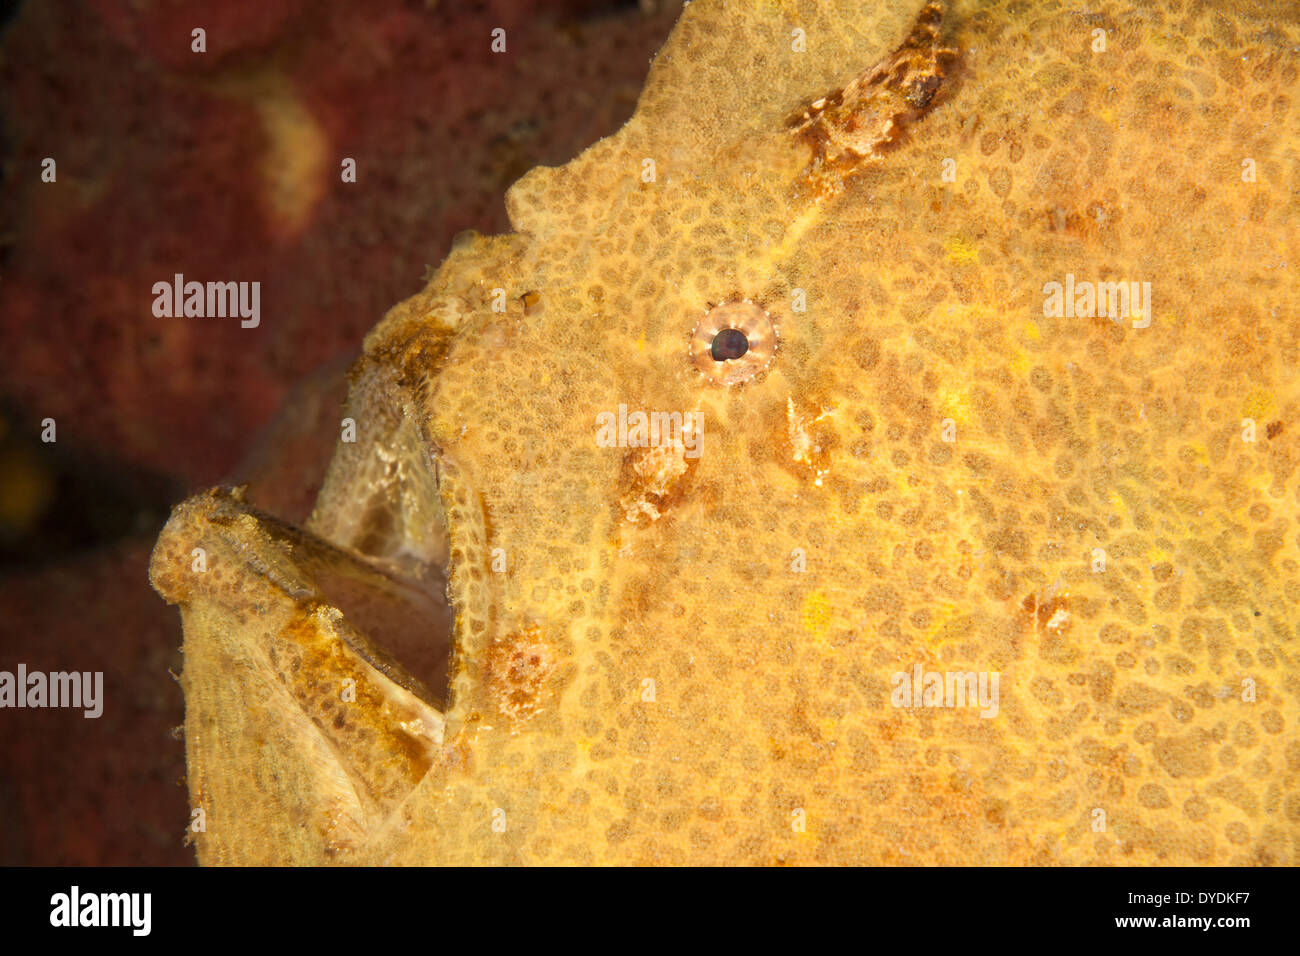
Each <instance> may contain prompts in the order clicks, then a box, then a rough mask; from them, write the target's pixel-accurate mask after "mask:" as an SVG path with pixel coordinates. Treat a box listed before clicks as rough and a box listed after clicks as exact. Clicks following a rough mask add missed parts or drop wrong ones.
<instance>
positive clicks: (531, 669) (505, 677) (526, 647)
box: [487, 624, 556, 722]
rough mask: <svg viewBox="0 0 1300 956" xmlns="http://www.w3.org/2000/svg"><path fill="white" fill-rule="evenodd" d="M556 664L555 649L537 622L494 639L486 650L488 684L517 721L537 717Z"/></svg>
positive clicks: (495, 699)
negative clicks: (545, 637)
mask: <svg viewBox="0 0 1300 956" xmlns="http://www.w3.org/2000/svg"><path fill="white" fill-rule="evenodd" d="M555 665H556V660H555V651H554V650H553V649H552V648H551V646H550V645H549V644H548V643H546V641H545V640H544V638H543V636H542V630H541V628H540V627H538V626H537V625H535V624H530V625H527V626H526V627H524V628H523V629H522V630H519V631H515V632H513V633H510V634H507V635H506V636H505V637H503V638H501V639H500V640H497V641H494V642H493V644H492V646H491V647H489V648H488V653H487V683H488V690H489V694H490V696H491V698H492V700H493V702H494V703H495V704H496V707H497V709H498V710H499V711H501V713H502V714H504V715H505V716H506V717H509V718H510V719H511V720H515V721H521V722H522V721H525V720H529V719H530V718H532V717H535V716H537V714H538V713H540V712H541V710H542V708H543V705H544V704H545V698H546V690H547V684H548V682H549V681H550V678H551V677H552V675H553V674H554V673H555Z"/></svg>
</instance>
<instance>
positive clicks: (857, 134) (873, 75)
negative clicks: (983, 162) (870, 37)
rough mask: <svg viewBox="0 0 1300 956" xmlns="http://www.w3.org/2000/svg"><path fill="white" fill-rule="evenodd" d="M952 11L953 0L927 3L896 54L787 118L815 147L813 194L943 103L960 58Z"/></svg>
mask: <svg viewBox="0 0 1300 956" xmlns="http://www.w3.org/2000/svg"><path fill="white" fill-rule="evenodd" d="M944 14H945V4H943V3H940V2H937V0H936V2H931V3H928V4H926V5H925V7H924V8H922V10H921V12H920V14H919V15H918V16H917V18H916V24H915V25H914V26H913V27H912V31H911V33H909V34H908V35H907V38H906V39H904V40H903V42H902V43H901V44H900V45H899V46H898V48H897V49H895V50H894V52H892V53H891V54H889V55H888V56H887V57H885V58H884V59H883V60H881V61H880V62H878V63H877V64H875V65H874V66H873V67H871V68H870V69H868V70H866V71H864V72H862V73H860V74H858V76H856V77H855V78H854V79H853V80H851V81H850V82H849V83H848V84H846V85H845V86H843V87H841V88H840V89H838V90H835V91H833V92H831V93H828V94H827V95H825V96H822V97H818V98H817V99H815V100H813V101H812V102H811V103H809V104H808V105H807V106H806V107H804V108H802V109H800V110H799V111H797V112H796V113H795V114H793V115H792V116H791V117H789V119H787V120H786V126H787V127H788V128H789V129H791V130H792V131H793V132H794V134H795V136H796V137H797V138H798V139H799V140H800V141H802V142H803V143H805V144H806V145H807V146H808V147H809V149H811V150H812V158H811V160H810V161H809V163H808V168H807V169H806V170H805V172H804V176H803V180H802V187H803V188H804V189H806V191H807V192H808V193H810V194H811V195H813V196H823V195H826V194H828V193H830V192H834V191H835V189H836V187H837V185H838V183H839V182H842V181H843V180H845V179H847V178H848V177H850V176H851V175H853V174H854V173H855V172H858V171H859V170H860V168H861V167H862V166H864V165H866V164H867V163H869V162H871V161H872V160H876V159H879V158H880V157H881V156H882V155H884V153H885V152H887V151H888V150H890V149H893V148H896V147H897V146H898V145H899V144H900V142H901V141H902V140H903V137H904V135H905V133H906V131H907V128H908V127H909V126H910V125H911V124H912V123H915V122H916V121H917V120H919V119H921V118H922V117H924V116H925V115H926V114H927V113H929V112H930V111H931V110H933V109H934V108H935V106H937V105H938V104H939V102H941V101H942V99H943V94H944V93H946V92H947V90H948V87H949V86H950V85H951V80H952V77H953V73H954V69H955V67H956V65H957V64H958V62H959V57H960V54H959V51H958V50H957V48H956V47H954V46H951V45H949V44H948V43H947V42H945V40H944V38H943V34H944V30H945V23H944Z"/></svg>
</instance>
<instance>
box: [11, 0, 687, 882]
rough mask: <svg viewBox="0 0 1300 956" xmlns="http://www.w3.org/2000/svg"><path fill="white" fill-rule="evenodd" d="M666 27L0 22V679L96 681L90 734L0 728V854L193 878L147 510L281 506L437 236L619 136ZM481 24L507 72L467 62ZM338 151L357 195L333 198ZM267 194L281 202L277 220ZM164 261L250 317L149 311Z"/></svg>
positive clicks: (441, 21) (399, 8)
mask: <svg viewBox="0 0 1300 956" xmlns="http://www.w3.org/2000/svg"><path fill="white" fill-rule="evenodd" d="M678 8H679V5H676V4H675V3H674V2H668V0H663V2H644V0H643V2H642V4H641V5H639V6H638V5H636V4H632V3H626V2H622V3H620V2H610V0H606V2H597V0H551V2H543V0H488V2H481V3H475V2H451V0H368V2H366V3H352V2H348V0H223V2H222V3H220V4H212V3H208V2H201V0H70V2H64V3H57V4H56V3H46V2H40V0H28V2H26V3H20V4H11V5H10V6H9V7H7V8H5V9H3V10H0V15H2V16H3V17H4V18H5V19H6V20H7V24H6V26H5V27H4V28H3V30H4V32H3V35H0V163H2V164H3V165H2V166H0V170H2V178H0V355H2V356H3V357H4V363H3V372H2V373H0V670H9V671H13V670H14V669H15V668H16V666H17V664H18V663H19V662H22V663H25V664H27V666H28V668H29V669H31V670H44V671H54V670H80V671H103V672H104V684H105V689H104V697H105V705H104V715H103V716H102V717H101V718H99V719H98V720H87V719H83V718H82V717H81V716H80V714H79V713H77V712H70V711H66V710H8V709H6V710H0V863H2V864H181V863H188V862H192V859H193V855H192V851H191V850H189V849H188V848H187V847H186V846H185V844H184V832H185V827H186V824H187V822H188V819H189V811H188V808H187V800H186V795H185V789H184V772H185V768H184V754H183V744H182V740H181V738H180V737H179V736H178V735H177V734H174V733H173V729H174V728H177V727H178V726H179V725H180V723H181V721H182V719H183V701H182V698H181V694H180V691H179V687H178V686H177V685H176V684H175V683H174V681H173V680H172V678H171V676H170V675H169V673H168V670H169V668H170V669H172V670H179V668H180V654H179V650H178V649H179V644H180V625H179V617H178V615H177V613H176V611H175V610H174V609H171V608H168V607H166V606H165V605H164V604H163V602H162V601H161V599H159V598H158V596H157V595H155V594H154V593H153V592H152V591H151V590H150V589H149V587H148V583H147V578H146V568H147V564H148V557H149V552H150V548H151V546H152V542H153V538H154V537H155V536H156V535H157V532H158V530H159V529H160V528H161V525H162V522H163V521H164V520H165V518H166V514H167V509H168V507H169V506H170V505H171V504H173V503H175V502H176V501H179V500H180V499H181V498H182V497H183V496H184V495H186V494H188V493H191V492H193V491H196V490H199V489H201V488H204V487H207V486H210V485H212V484H217V483H224V482H230V481H236V480H237V481H240V482H247V483H248V484H249V485H250V495H251V497H252V498H253V499H254V500H255V501H257V502H258V503H259V504H261V505H262V506H263V507H266V508H268V509H269V510H272V511H274V512H276V513H278V514H280V515H282V516H284V517H287V518H290V519H293V520H299V519H301V518H302V517H304V516H305V515H306V513H307V512H308V511H309V510H310V506H311V501H312V499H313V497H314V494H315V490H316V488H317V487H318V485H319V481H320V478H321V475H322V473H323V469H324V467H325V464H326V463H327V462H328V457H329V454H330V449H331V447H332V445H333V442H334V440H335V438H336V437H337V428H338V419H339V414H338V409H339V403H340V402H341V400H342V395H343V371H344V370H345V369H346V367H347V364H348V362H349V361H350V360H351V358H352V357H354V356H355V354H356V353H357V350H358V348H359V346H360V343H361V339H362V337H363V336H364V334H365V332H366V331H367V330H369V328H370V327H371V326H373V325H374V323H375V322H376V321H377V320H378V319H379V318H380V317H381V316H382V314H383V312H384V311H385V310H386V309H387V308H388V307H389V306H391V305H393V304H394V303H396V302H397V301H399V300H400V299H402V298H404V297H405V296H408V295H410V294H412V293H413V292H415V291H417V290H418V289H419V287H420V285H421V284H422V279H423V276H424V275H425V272H426V270H427V269H428V268H429V267H430V266H432V265H436V264H437V263H438V262H439V261H440V260H441V259H442V258H443V256H444V255H445V254H446V252H447V249H448V248H449V246H450V242H451V239H452V237H453V236H454V235H455V234H456V233H457V232H458V231H460V230H462V229H468V228H473V229H477V230H479V231H480V232H496V231H501V230H504V229H505V228H507V226H508V224H507V221H506V218H505V209H504V204H503V202H502V196H503V194H504V191H505V189H506V188H507V187H508V186H509V184H510V183H511V182H513V181H514V180H515V179H516V178H518V176H520V175H521V174H522V173H523V172H525V171H526V170H527V169H529V168H531V167H532V166H535V165H537V164H558V163H562V162H564V161H565V160H567V159H568V158H569V157H571V156H572V155H574V154H575V153H577V152H578V151H580V150H581V149H582V148H584V147H585V146H587V145H589V144H590V143H592V142H594V141H595V140H596V139H598V138H600V137H601V136H604V135H607V134H608V133H611V132H613V131H614V130H615V129H617V128H618V127H619V126H620V125H621V124H622V123H623V122H624V121H625V120H626V119H627V117H628V116H629V115H630V114H631V111H632V108H633V106H634V105H635V99H636V95H637V93H638V92H639V90H640V87H641V85H642V83H643V82H644V79H645V74H646V71H647V69H648V64H649V60H650V58H651V56H652V54H653V52H654V50H656V49H657V48H658V46H659V45H660V44H661V43H662V41H663V39H664V37H665V36H666V35H667V33H668V30H669V29H670V27H671V25H672V22H673V21H674V19H675V16H676V12H677V9H678ZM195 27H202V28H203V29H204V30H205V31H206V41H207V50H206V52H205V53H202V54H198V53H194V52H192V51H191V31H192V30H193V29H194V28H195ZM496 27H500V28H503V29H504V30H505V31H506V52H505V53H493V52H492V51H491V49H490V44H491V31H492V30H493V29H494V28H496ZM285 103H291V104H295V106H294V109H293V111H291V112H292V116H297V117H298V118H299V122H300V125H304V124H305V126H307V127H308V128H310V129H312V130H315V135H316V137H317V139H316V141H317V142H318V143H320V144H321V155H322V156H323V157H324V158H323V160H322V165H321V166H320V167H319V168H320V169H322V170H323V174H316V175H313V174H311V173H310V168H311V167H310V164H307V169H308V173H307V175H309V176H312V181H311V182H296V181H293V180H292V178H289V179H286V178H284V177H285V176H286V175H288V174H286V173H284V172H283V170H281V172H280V173H279V175H280V177H281V178H280V179H278V180H276V179H273V178H271V177H270V176H269V175H268V171H267V164H268V162H270V160H271V157H273V156H279V157H282V158H284V159H285V160H286V161H285V162H282V163H281V165H282V166H283V167H285V168H287V169H289V170H290V171H292V170H293V169H296V168H297V165H296V164H295V162H294V160H295V159H296V158H297V156H298V153H299V152H302V151H303V149H302V148H301V147H302V144H304V143H309V142H310V141H311V140H310V137H309V138H307V139H298V138H296V137H294V136H293V135H290V136H288V137H287V139H286V138H284V137H282V138H281V139H280V140H277V138H276V133H275V130H277V129H286V128H288V129H293V128H294V127H293V124H292V122H288V123H287V125H285V124H283V123H282V124H281V125H279V126H277V125H276V123H274V122H271V121H268V117H269V116H272V115H279V116H280V117H281V119H283V117H284V115H285V113H284V110H283V109H282V108H281V107H282V105H283V104H285ZM277 104H280V105H277ZM277 110H279V111H280V112H279V113H277V112H276V111H277ZM291 118H292V117H291ZM303 118H305V119H303ZM277 142H281V143H284V142H287V143H288V147H287V148H285V147H283V146H282V147H281V148H280V149H279V151H276V144H277ZM46 157H51V158H54V159H55V160H56V163H57V179H56V181H55V182H53V183H45V182H42V181H41V176H40V173H41V163H42V160H43V159H44V158H46ZM344 157H352V158H354V159H355V160H356V163H357V182H356V183H343V182H342V181H341V179H340V176H339V169H340V166H339V164H340V163H341V161H342V159H343V158H344ZM285 195H296V196H301V197H304V198H301V199H299V200H298V202H297V204H296V205H294V206H293V207H292V208H293V210H294V211H293V212H292V213H291V214H289V213H286V212H285V211H284V210H283V209H282V208H281V206H280V205H279V204H278V201H279V200H282V199H284V198H285ZM177 272H180V273H183V274H184V275H185V276H186V277H187V278H190V279H197V280H199V281H208V280H216V279H219V280H223V281H228V280H233V281H249V280H258V281H260V282H261V283H262V299H261V316H262V319H261V325H260V326H259V327H258V328H256V329H243V328H241V327H240V324H239V321H238V320H237V319H212V318H206V319H197V318H188V319H187V318H155V317H154V315H153V311H152V306H153V294H152V287H153V284H154V283H155V282H159V281H169V280H170V279H171V277H172V275H173V274H174V273H177ZM46 419H53V420H54V424H55V429H56V437H57V440H56V441H55V442H53V443H48V442H43V441H41V440H40V435H41V431H42V422H43V421H44V420H46Z"/></svg>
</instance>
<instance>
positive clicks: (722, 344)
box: [710, 329, 749, 362]
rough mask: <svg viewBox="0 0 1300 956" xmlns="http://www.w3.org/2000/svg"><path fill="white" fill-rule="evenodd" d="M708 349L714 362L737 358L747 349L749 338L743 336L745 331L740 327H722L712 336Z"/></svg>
mask: <svg viewBox="0 0 1300 956" xmlns="http://www.w3.org/2000/svg"><path fill="white" fill-rule="evenodd" d="M710 351H711V352H712V353H713V361H715V362H725V361H726V360H727V359H738V358H740V357H741V356H742V355H744V354H745V353H746V352H748V351H749V339H747V338H745V333H744V332H742V331H740V329H723V330H722V331H721V332H719V333H718V334H717V335H715V336H714V337H713V347H712V348H711V349H710Z"/></svg>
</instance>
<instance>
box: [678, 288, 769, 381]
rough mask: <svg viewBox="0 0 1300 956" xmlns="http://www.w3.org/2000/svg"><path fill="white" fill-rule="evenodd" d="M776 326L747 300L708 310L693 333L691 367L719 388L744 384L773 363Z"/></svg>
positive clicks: (765, 314) (760, 309)
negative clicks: (719, 386)
mask: <svg viewBox="0 0 1300 956" xmlns="http://www.w3.org/2000/svg"><path fill="white" fill-rule="evenodd" d="M776 344H777V336H776V326H775V325H774V324H773V322H772V317H771V316H770V315H768V314H767V311H766V310H765V309H764V308H763V307H762V306H760V305H757V304H755V303H753V302H751V301H749V300H748V299H745V300H744V301H735V300H733V301H730V302H723V303H722V304H721V305H715V306H713V308H711V309H709V311H708V312H706V313H705V314H704V316H703V318H701V319H700V321H699V323H698V324H697V325H696V326H695V330H694V331H693V332H692V333H691V364H693V365H694V366H695V367H696V368H697V369H698V370H699V371H700V372H702V373H703V374H704V376H705V378H707V379H709V381H711V382H716V383H718V384H719V385H741V384H743V383H745V382H748V381H749V380H750V379H752V378H754V377H755V376H756V375H758V374H759V373H760V372H762V371H764V370H766V369H767V367H768V366H769V365H771V364H772V358H773V357H774V356H775V355H776Z"/></svg>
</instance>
